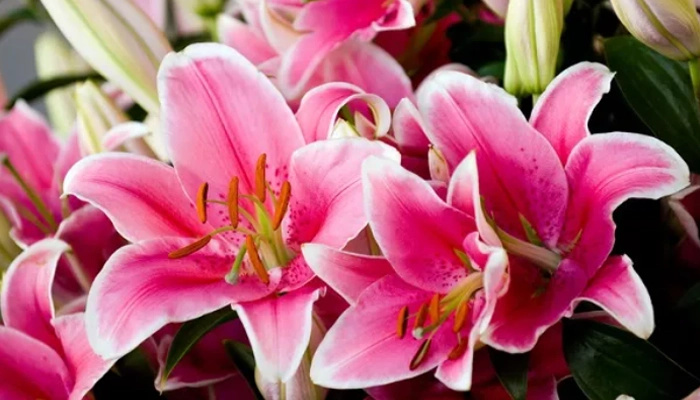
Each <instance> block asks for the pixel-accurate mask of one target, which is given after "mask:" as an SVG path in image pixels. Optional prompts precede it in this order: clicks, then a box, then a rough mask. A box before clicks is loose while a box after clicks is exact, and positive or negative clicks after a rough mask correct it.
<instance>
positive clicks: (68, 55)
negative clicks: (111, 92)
mask: <svg viewBox="0 0 700 400" xmlns="http://www.w3.org/2000/svg"><path fill="white" fill-rule="evenodd" d="M34 54H35V56H34V57H35V61H36V73H37V76H38V77H39V79H52V78H56V77H58V76H63V75H70V74H81V73H86V72H88V71H90V66H89V65H88V64H87V63H86V62H85V61H84V60H83V59H82V58H80V56H79V55H78V54H77V53H75V52H74V51H73V49H72V48H71V47H70V45H68V43H66V41H64V40H63V39H62V38H61V37H60V36H59V35H57V34H56V33H53V32H45V33H42V34H41V35H40V36H39V37H38V38H37V40H36V43H35V44H34ZM74 88H75V87H74V85H71V86H67V87H64V88H60V89H56V90H52V91H51V92H49V93H48V94H47V95H46V110H47V111H48V115H49V119H50V120H51V125H52V126H53V128H54V131H56V132H58V133H59V134H61V135H66V134H67V133H68V132H69V131H70V130H71V129H72V128H73V123H74V122H75V104H74V103H73V90H74Z"/></svg>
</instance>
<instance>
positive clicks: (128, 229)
mask: <svg viewBox="0 0 700 400" xmlns="http://www.w3.org/2000/svg"><path fill="white" fill-rule="evenodd" d="M63 187H64V190H65V192H66V193H68V194H72V195H74V196H77V197H78V198H80V199H82V200H85V201H88V202H90V203H92V204H93V205H94V206H95V207H97V208H99V209H100V210H102V211H103V212H104V213H105V214H107V216H108V217H109V218H110V219H111V220H112V222H113V223H114V227H115V228H116V229H117V231H118V232H119V233H120V234H121V235H122V236H124V237H125V238H126V239H127V240H129V241H130V242H138V241H141V240H148V239H154V238H159V237H164V236H176V237H189V238H195V237H196V238H198V237H201V236H203V235H205V234H207V233H209V232H211V230H212V229H213V228H211V227H210V226H209V225H207V224H202V223H201V222H200V221H199V220H198V219H197V214H196V212H195V210H194V209H193V208H192V202H191V201H190V200H189V199H188V198H187V196H186V195H185V193H184V192H183V191H182V187H181V186H180V181H179V180H178V179H177V175H176V174H175V170H174V169H173V168H172V167H169V166H168V165H166V164H164V163H161V162H159V161H155V160H152V159H149V158H146V157H141V156H136V155H133V154H127V153H107V154H100V155H95V156H90V157H87V158H84V159H83V160H81V161H80V162H78V164H76V165H75V166H74V167H73V168H72V169H71V170H70V172H69V173H68V175H67V176H66V180H65V182H64V183H63Z"/></svg>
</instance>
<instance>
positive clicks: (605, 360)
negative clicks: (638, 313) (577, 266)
mask: <svg viewBox="0 0 700 400" xmlns="http://www.w3.org/2000/svg"><path fill="white" fill-rule="evenodd" d="M564 357H565V358H566V362H567V363H568V364H569V368H570V369H571V373H572V375H573V377H574V379H575V380H576V383H577V384H578V386H579V387H580V388H581V390H583V392H584V393H585V394H586V396H588V397H589V398H590V399H592V400H609V399H615V398H617V396H619V395H621V394H626V395H629V396H632V397H633V398H634V399H635V400H647V399H648V400H665V399H668V400H677V399H682V398H684V397H685V396H687V395H688V394H689V393H690V392H692V391H693V390H695V389H697V388H698V386H700V380H698V379H697V378H695V377H694V376H692V375H691V374H690V373H688V372H687V371H686V370H684V369H683V368H682V367H681V366H679V365H678V364H676V363H675V362H673V360H671V359H670V358H668V357H667V356H666V355H664V354H663V353H661V352H660V351H659V350H658V349H657V348H656V347H654V346H653V345H652V344H651V343H649V342H647V341H646V340H642V339H639V338H638V337H636V336H634V335H632V334H631V333H629V332H626V331H623V330H621V329H618V328H615V327H613V326H609V325H604V324H601V323H598V322H594V321H587V320H565V321H564Z"/></svg>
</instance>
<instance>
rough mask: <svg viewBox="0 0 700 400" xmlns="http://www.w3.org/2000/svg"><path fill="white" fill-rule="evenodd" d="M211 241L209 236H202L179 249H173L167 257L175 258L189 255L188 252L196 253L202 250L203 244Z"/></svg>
mask: <svg viewBox="0 0 700 400" xmlns="http://www.w3.org/2000/svg"><path fill="white" fill-rule="evenodd" d="M210 241H211V236H204V237H203V238H201V239H199V240H197V241H196V242H194V243H192V244H189V245H187V246H185V247H183V248H181V249H179V250H175V251H173V252H171V253H169V254H168V258H170V259H177V258H182V257H186V256H189V255H190V254H193V253H196V252H198V251H199V250H202V249H203V248H204V246H206V245H208V244H209V242H210Z"/></svg>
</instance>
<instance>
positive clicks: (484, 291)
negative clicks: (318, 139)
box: [303, 157, 507, 391]
mask: <svg viewBox="0 0 700 400" xmlns="http://www.w3.org/2000/svg"><path fill="white" fill-rule="evenodd" d="M471 159H472V160H473V157H471ZM363 184H364V187H365V202H366V208H367V215H368V218H369V222H370V226H371V228H372V233H373V234H374V237H375V238H376V242H377V244H378V245H379V249H380V250H381V251H382V254H384V256H385V257H386V259H384V258H382V257H376V256H362V255H355V254H350V253H344V252H341V251H337V250H334V249H332V248H329V247H327V246H322V245H305V246H304V248H303V252H304V256H305V257H306V259H307V261H308V262H309V265H310V266H311V267H312V268H313V269H314V271H315V272H316V273H317V274H318V275H319V277H321V278H322V279H323V280H324V281H325V282H327V283H328V285H329V286H331V287H333V288H334V289H335V290H337V291H338V292H339V293H340V294H341V295H343V296H344V297H345V299H346V300H347V301H348V302H349V303H350V305H351V306H350V308H349V309H348V310H347V311H345V313H343V314H342V315H341V317H340V318H339V319H338V321H337V322H336V323H335V325H333V327H331V329H330V330H329V331H328V333H327V335H326V337H325V339H324V341H323V342H322V343H321V345H320V346H319V348H318V350H317V352H316V356H315V357H314V360H313V363H312V365H311V378H312V379H313V380H314V382H316V384H318V385H320V386H325V387H330V388H338V389H346V388H360V387H368V386H379V385H385V384H389V383H393V382H397V381H402V380H406V379H410V378H413V377H416V376H419V375H421V374H423V373H425V372H427V371H430V370H432V369H434V368H435V367H437V371H436V373H435V376H436V378H437V379H438V380H440V381H441V382H443V383H444V384H445V385H446V386H447V387H449V388H451V389H453V390H461V391H465V390H469V388H470V386H471V371H472V358H473V352H474V350H475V348H478V347H480V346H481V344H479V337H480V335H481V334H482V333H483V331H484V330H485V329H486V328H487V326H488V324H489V321H490V319H491V315H492V314H493V310H494V307H495V303H496V299H497V297H498V296H499V295H500V294H501V293H500V292H501V290H502V288H503V287H504V285H505V282H504V278H505V277H506V264H507V257H506V253H505V251H503V249H501V248H492V247H489V246H485V245H484V244H483V243H481V242H480V241H479V238H478V234H477V232H476V223H475V221H474V219H473V218H472V217H470V216H468V215H466V214H465V213H463V212H461V211H459V210H457V209H456V208H454V207H452V206H451V205H450V204H449V202H448V203H446V202H445V201H444V200H442V199H441V198H440V197H439V196H438V195H437V194H436V193H435V191H434V190H433V188H432V187H431V186H430V185H429V184H428V183H427V182H425V181H424V180H422V179H421V178H420V177H418V176H417V175H415V174H412V173H410V172H408V171H406V170H405V169H403V168H402V167H400V166H398V165H395V164H393V163H391V162H389V161H386V160H381V159H377V158H370V159H368V160H367V161H365V163H364V165H363ZM461 184H462V183H461V182H459V181H456V180H455V181H451V182H450V185H451V186H450V192H454V191H458V190H459V189H458V188H459V187H460V185H461ZM399 194H400V195H399ZM448 197H449V196H448Z"/></svg>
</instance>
